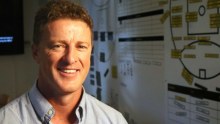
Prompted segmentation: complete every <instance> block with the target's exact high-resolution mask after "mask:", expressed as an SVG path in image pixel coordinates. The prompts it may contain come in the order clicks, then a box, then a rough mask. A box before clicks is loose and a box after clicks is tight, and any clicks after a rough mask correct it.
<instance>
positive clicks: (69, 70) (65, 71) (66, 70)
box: [61, 69, 78, 74]
mask: <svg viewBox="0 0 220 124" xmlns="http://www.w3.org/2000/svg"><path fill="white" fill-rule="evenodd" d="M61 71H62V72H64V73H68V74H71V73H76V72H77V71H78V70H76V69H65V70H61Z"/></svg>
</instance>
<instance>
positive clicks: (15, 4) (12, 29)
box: [0, 0, 24, 55]
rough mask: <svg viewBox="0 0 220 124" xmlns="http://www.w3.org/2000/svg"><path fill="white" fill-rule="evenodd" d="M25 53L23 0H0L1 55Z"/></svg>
mask: <svg viewBox="0 0 220 124" xmlns="http://www.w3.org/2000/svg"><path fill="white" fill-rule="evenodd" d="M22 53H24V39H23V6H22V0H0V55H8V54H22Z"/></svg>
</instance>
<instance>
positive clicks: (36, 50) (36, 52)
mask: <svg viewBox="0 0 220 124" xmlns="http://www.w3.org/2000/svg"><path fill="white" fill-rule="evenodd" d="M31 49H32V57H33V58H34V60H35V61H36V62H37V64H39V45H36V44H32V46H31Z"/></svg>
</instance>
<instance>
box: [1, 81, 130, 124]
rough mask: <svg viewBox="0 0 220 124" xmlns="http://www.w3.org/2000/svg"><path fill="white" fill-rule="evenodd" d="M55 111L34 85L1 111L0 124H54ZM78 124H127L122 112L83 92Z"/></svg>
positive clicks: (78, 108)
mask: <svg viewBox="0 0 220 124" xmlns="http://www.w3.org/2000/svg"><path fill="white" fill-rule="evenodd" d="M55 112H56V111H55V109H54V108H53V106H52V105H51V104H50V103H49V102H48V101H47V100H46V99H45V98H44V97H43V95H42V94H41V93H40V92H39V90H38V89H37V87H36V84H35V85H33V87H32V88H31V90H30V91H29V92H27V93H25V94H23V95H22V96H20V97H18V98H17V99H15V100H13V101H12V102H10V103H9V104H7V105H6V106H4V107H3V108H1V109H0V124H52V122H51V121H50V120H51V119H52V118H53V116H54V114H55ZM75 112H76V115H77V118H78V123H77V124H127V122H126V120H125V119H124V117H123V116H122V114H121V113H120V112H118V111H117V110H115V109H113V108H111V107H110V106H108V105H106V104H104V103H102V102H100V101H99V100H97V99H96V98H94V97H93V96H91V95H89V94H87V93H86V92H85V90H83V95H82V98H81V101H80V103H79V105H78V107H77V109H76V111H75Z"/></svg>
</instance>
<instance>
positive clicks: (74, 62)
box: [0, 0, 127, 124]
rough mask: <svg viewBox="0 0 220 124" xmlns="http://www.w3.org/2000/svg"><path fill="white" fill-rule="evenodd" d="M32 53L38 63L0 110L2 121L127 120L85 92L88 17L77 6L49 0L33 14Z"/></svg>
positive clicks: (116, 123)
mask: <svg viewBox="0 0 220 124" xmlns="http://www.w3.org/2000/svg"><path fill="white" fill-rule="evenodd" d="M33 37H34V38H33V39H34V43H33V45H32V54H33V58H34V60H35V61H36V63H37V64H38V65H39V74H38V78H37V80H36V83H35V84H34V86H33V87H32V88H31V90H30V91H28V92H27V93H25V94H24V95H22V96H20V97H19V98H17V99H15V100H14V101H12V102H10V103H9V104H7V105H6V106H5V107H3V108H1V109H0V123H1V124H127V122H126V120H125V119H124V117H123V116H122V114H121V113H119V112H118V111H117V110H115V109H113V108H111V107H109V106H107V105H106V104H104V103H102V102H100V101H98V100H97V99H95V98H94V97H92V96H90V95H89V94H87V93H86V91H85V89H84V88H83V82H84V80H85V78H86V76H87V74H88V72H89V68H90V56H91V51H92V46H93V43H92V20H91V18H90V16H89V15H88V13H87V12H86V11H85V9H84V8H82V7H81V6H79V5H76V4H74V3H72V2H70V1H67V0H56V1H55V0H52V1H49V2H48V3H47V4H46V5H45V6H44V7H42V8H41V9H40V10H39V11H38V12H37V14H36V16H35V23H34V35H33Z"/></svg>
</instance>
